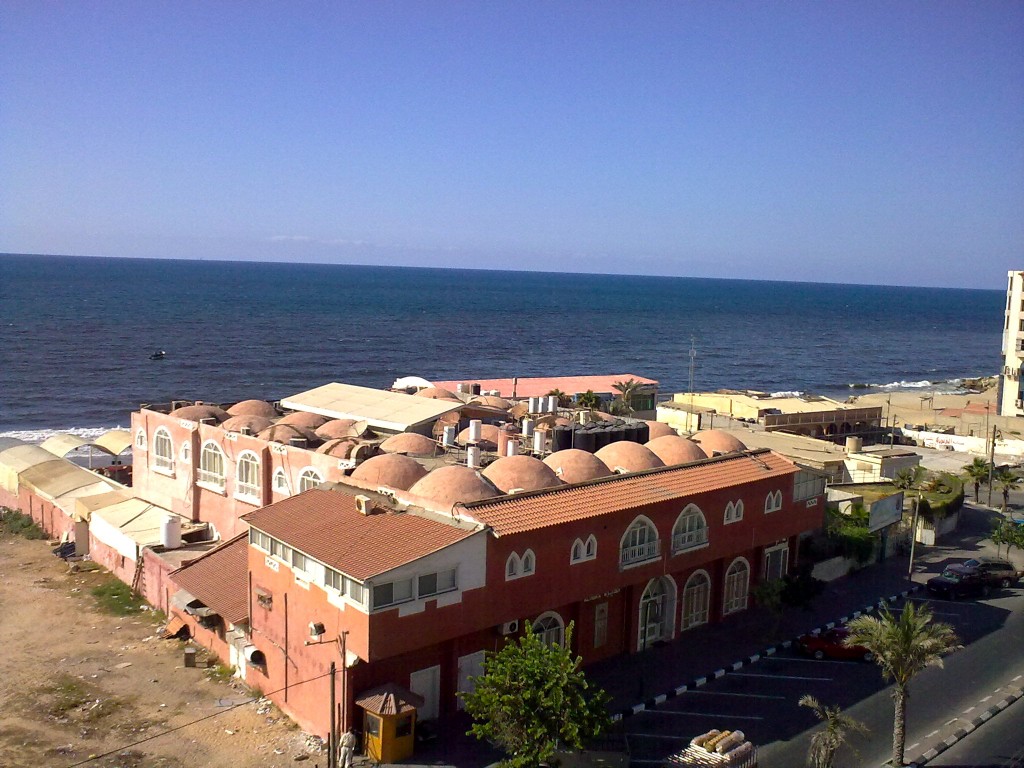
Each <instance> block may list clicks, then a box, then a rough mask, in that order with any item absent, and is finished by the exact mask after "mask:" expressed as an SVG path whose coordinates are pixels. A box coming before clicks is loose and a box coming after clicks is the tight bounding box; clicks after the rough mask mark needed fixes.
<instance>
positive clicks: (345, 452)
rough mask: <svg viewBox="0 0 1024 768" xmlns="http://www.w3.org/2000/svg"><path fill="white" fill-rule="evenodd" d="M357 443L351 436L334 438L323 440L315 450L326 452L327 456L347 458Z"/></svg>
mask: <svg viewBox="0 0 1024 768" xmlns="http://www.w3.org/2000/svg"><path fill="white" fill-rule="evenodd" d="M357 445H359V443H357V442H356V441H355V440H353V439H351V438H335V439H333V440H328V441H327V442H325V443H324V444H323V445H321V446H320V447H319V448H317V449H316V452H317V453H326V454H327V455H328V456H337V457H338V458H339V459H347V458H348V457H349V454H350V453H351V452H352V449H353V448H355V447H356V446H357Z"/></svg>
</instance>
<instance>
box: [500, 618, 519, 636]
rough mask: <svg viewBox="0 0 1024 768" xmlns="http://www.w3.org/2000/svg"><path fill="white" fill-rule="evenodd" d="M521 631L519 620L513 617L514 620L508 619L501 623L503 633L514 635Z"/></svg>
mask: <svg viewBox="0 0 1024 768" xmlns="http://www.w3.org/2000/svg"><path fill="white" fill-rule="evenodd" d="M518 631H519V621H518V620H517V619H513V620H512V621H506V622H505V623H504V624H502V625H501V634H503V635H514V634H515V633H516V632H518Z"/></svg>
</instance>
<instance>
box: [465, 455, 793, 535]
mask: <svg viewBox="0 0 1024 768" xmlns="http://www.w3.org/2000/svg"><path fill="white" fill-rule="evenodd" d="M796 472H797V467H796V465H794V464H792V463H791V462H790V461H789V460H788V459H786V458H784V457H782V456H779V455H778V454H775V453H771V452H770V451H768V450H760V451H747V452H746V453H743V454H733V455H729V456H720V457H716V458H713V459H705V460H703V461H700V462H697V463H694V464H691V465H688V466H685V467H669V468H666V469H653V470H648V471H646V472H641V473H637V474H630V475H620V476H617V477H609V478H601V479H598V480H592V481H590V482H588V483H586V484H579V485H574V486H568V487H566V488H562V489H554V490H548V491H537V492H535V493H524V494H522V495H516V496H512V497H508V498H503V499H499V500H495V501H480V502H472V503H467V504H464V505H459V506H460V507H465V511H466V513H468V514H469V515H470V516H471V517H473V518H475V519H477V520H479V521H481V522H483V523H485V524H487V525H489V526H491V528H493V529H494V532H495V534H496V535H498V536H503V535H508V534H513V533H523V532H524V531H532V530H536V529H538V528H547V527H549V526H552V525H559V524H560V523H566V522H571V521H574V520H584V519H587V518H591V517H598V516H599V515H605V514H609V513H612V512H618V511H620V510H625V509H635V508H637V507H643V506H646V505H648V504H654V503H656V502H659V501H666V500H669V499H678V498H685V497H688V496H693V495H695V494H699V493H704V492H707V491H715V490H718V489H720V488H729V487H732V486H737V485H743V484H745V483H751V482H755V481H758V480H766V479H769V478H774V477H785V476H786V475H792V474H795V473H796Z"/></svg>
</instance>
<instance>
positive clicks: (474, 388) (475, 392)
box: [469, 384, 480, 395]
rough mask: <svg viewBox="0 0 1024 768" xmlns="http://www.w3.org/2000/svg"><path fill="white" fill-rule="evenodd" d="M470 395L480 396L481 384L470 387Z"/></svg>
mask: <svg viewBox="0 0 1024 768" xmlns="http://www.w3.org/2000/svg"><path fill="white" fill-rule="evenodd" d="M469 393H470V394H471V395H479V394H480V385H479V384H470V385H469Z"/></svg>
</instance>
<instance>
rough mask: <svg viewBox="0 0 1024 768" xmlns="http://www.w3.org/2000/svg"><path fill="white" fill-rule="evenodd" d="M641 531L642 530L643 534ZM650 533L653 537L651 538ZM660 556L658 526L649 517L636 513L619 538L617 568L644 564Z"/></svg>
mask: <svg viewBox="0 0 1024 768" xmlns="http://www.w3.org/2000/svg"><path fill="white" fill-rule="evenodd" d="M641 532H644V535H643V536H641V535H640V534H641ZM652 534H653V537H654V538H651V535H652ZM641 539H643V540H642V541H641ZM660 557H661V537H660V536H659V535H658V526H656V525H655V524H654V523H653V522H652V521H651V519H650V518H649V517H647V516H645V515H637V517H636V518H634V519H633V522H632V523H630V524H629V527H628V528H626V532H625V533H624V534H622V538H621V539H620V540H619V568H632V567H634V566H637V565H644V564H645V563H650V562H653V561H655V560H657V559H658V558H660Z"/></svg>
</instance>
